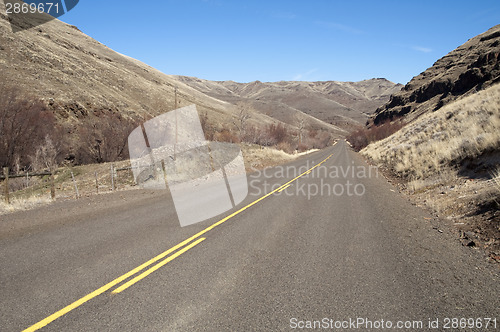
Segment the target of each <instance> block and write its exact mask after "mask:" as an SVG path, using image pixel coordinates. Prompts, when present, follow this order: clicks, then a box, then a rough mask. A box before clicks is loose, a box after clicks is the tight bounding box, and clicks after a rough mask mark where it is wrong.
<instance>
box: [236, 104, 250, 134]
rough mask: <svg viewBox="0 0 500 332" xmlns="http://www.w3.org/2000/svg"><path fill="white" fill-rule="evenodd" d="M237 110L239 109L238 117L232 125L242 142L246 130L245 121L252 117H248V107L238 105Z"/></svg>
mask: <svg viewBox="0 0 500 332" xmlns="http://www.w3.org/2000/svg"><path fill="white" fill-rule="evenodd" d="M238 109H239V112H238V117H237V118H236V120H234V121H233V124H234V126H235V127H236V129H238V134H239V137H240V140H244V138H245V134H246V129H247V121H248V120H249V119H250V118H251V117H252V116H251V115H250V111H249V108H248V106H246V105H244V104H242V103H240V104H239V105H238Z"/></svg>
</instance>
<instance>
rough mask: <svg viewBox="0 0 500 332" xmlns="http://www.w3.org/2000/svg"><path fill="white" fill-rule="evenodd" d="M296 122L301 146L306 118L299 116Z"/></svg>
mask: <svg viewBox="0 0 500 332" xmlns="http://www.w3.org/2000/svg"><path fill="white" fill-rule="evenodd" d="M295 121H296V123H297V129H298V130H299V145H300V144H302V141H303V139H304V130H305V121H304V118H302V117H299V116H297V117H296V118H295Z"/></svg>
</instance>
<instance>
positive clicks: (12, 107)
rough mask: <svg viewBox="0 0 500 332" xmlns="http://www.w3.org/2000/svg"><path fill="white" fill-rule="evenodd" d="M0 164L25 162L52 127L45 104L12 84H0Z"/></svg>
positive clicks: (10, 164) (49, 114)
mask: <svg viewBox="0 0 500 332" xmlns="http://www.w3.org/2000/svg"><path fill="white" fill-rule="evenodd" d="M0 90H1V93H0V133H1V135H0V165H1V166H8V167H14V166H15V163H16V156H19V160H17V161H18V162H19V164H27V163H28V162H29V160H28V156H29V155H31V154H33V153H34V152H35V149H36V147H37V146H38V145H39V143H40V141H42V140H43V139H44V138H45V136H46V135H47V134H48V133H49V132H50V131H52V130H53V128H54V125H55V119H54V115H53V114H52V113H51V112H49V111H48V110H47V109H46V107H45V104H44V103H43V102H42V101H41V100H39V99H37V98H34V97H32V96H26V95H23V94H22V93H21V91H20V90H19V89H16V88H5V87H0Z"/></svg>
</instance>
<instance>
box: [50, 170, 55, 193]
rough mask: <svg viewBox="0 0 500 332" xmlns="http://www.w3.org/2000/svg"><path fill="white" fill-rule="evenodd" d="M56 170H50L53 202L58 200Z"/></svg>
mask: <svg viewBox="0 0 500 332" xmlns="http://www.w3.org/2000/svg"><path fill="white" fill-rule="evenodd" d="M54 173H55V172H54V170H53V169H51V170H50V197H51V198H52V200H55V199H56V185H55V181H54Z"/></svg>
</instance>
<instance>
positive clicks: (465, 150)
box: [353, 25, 500, 259]
mask: <svg viewBox="0 0 500 332" xmlns="http://www.w3.org/2000/svg"><path fill="white" fill-rule="evenodd" d="M499 65H500V25H497V26H495V27H493V28H491V29H490V30H488V31H487V32H485V33H483V34H480V35H479V36H477V37H474V38H472V39H470V40H469V41H468V42H466V43H465V44H464V45H462V46H460V47H459V48H457V49H456V50H454V51H452V52H450V53H449V54H448V55H446V56H444V57H443V58H441V59H439V60H438V61H436V63H435V64H434V65H433V66H432V67H431V68H429V69H427V70H426V71H424V72H423V73H422V74H420V75H418V76H416V77H414V78H413V79H412V80H411V81H410V82H409V83H408V84H407V85H406V86H405V87H404V88H403V90H401V91H400V92H398V93H395V94H394V95H392V96H391V100H390V102H389V103H387V104H386V105H385V106H383V107H381V108H379V109H378V110H377V112H376V114H374V117H373V122H374V123H375V126H370V128H368V129H367V130H366V131H365V134H364V136H365V137H370V134H371V135H372V136H373V133H374V132H376V131H377V130H378V131H380V130H381V129H384V128H387V126H390V125H396V126H395V128H396V129H397V128H399V127H398V126H400V122H403V123H407V124H406V126H404V127H403V128H402V129H400V130H399V131H396V132H395V133H393V134H392V135H390V136H388V137H386V138H385V139H382V140H379V141H376V142H372V143H371V144H369V145H368V146H367V147H366V148H364V149H363V150H361V153H362V154H364V155H365V156H367V157H368V158H369V159H371V160H372V161H373V162H374V163H375V164H377V165H379V166H380V167H382V168H383V169H386V170H387V171H388V173H389V174H390V175H392V176H395V177H396V179H395V180H396V182H398V183H399V184H400V188H401V189H402V190H403V191H405V192H406V193H408V194H409V195H411V196H412V197H413V198H414V199H416V200H417V202H418V203H417V204H422V205H427V206H428V207H430V208H431V209H433V210H434V211H435V212H436V213H438V215H440V216H442V217H446V219H448V220H451V221H453V222H454V224H455V225H456V226H457V229H458V230H459V234H460V238H461V241H462V242H463V244H464V245H467V246H479V247H484V248H487V249H488V251H489V253H490V256H491V257H493V258H494V259H497V258H498V257H500V224H499V222H500V212H499V211H500V66H499ZM387 120H394V121H393V122H392V123H388V122H386V123H384V124H383V125H380V124H381V123H383V122H385V121H387ZM396 120H397V121H396ZM386 136H387V135H386ZM361 138H362V137H361ZM353 139H359V137H358V136H356V135H353ZM354 141H355V140H353V142H354ZM495 257H496V258H495Z"/></svg>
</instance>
